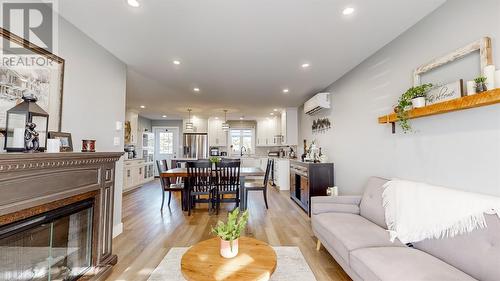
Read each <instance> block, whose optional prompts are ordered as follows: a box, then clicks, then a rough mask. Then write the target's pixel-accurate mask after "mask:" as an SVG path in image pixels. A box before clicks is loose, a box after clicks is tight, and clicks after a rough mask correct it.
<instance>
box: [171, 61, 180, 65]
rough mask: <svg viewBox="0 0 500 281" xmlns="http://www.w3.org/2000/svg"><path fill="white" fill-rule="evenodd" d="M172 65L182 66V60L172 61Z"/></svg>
mask: <svg viewBox="0 0 500 281" xmlns="http://www.w3.org/2000/svg"><path fill="white" fill-rule="evenodd" d="M172 63H173V64H175V65H179V64H181V61H180V60H174V61H172Z"/></svg>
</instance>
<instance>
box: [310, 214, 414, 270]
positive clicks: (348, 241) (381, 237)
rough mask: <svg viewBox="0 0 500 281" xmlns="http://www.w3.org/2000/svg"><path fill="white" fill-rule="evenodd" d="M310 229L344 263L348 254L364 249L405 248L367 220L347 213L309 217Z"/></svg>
mask: <svg viewBox="0 0 500 281" xmlns="http://www.w3.org/2000/svg"><path fill="white" fill-rule="evenodd" d="M311 220H312V227H313V229H314V231H316V232H317V233H318V234H319V236H321V237H323V238H324V239H326V241H324V242H325V243H328V244H329V245H330V246H331V247H332V248H333V249H334V250H335V251H336V252H337V254H338V255H339V256H341V257H342V258H343V259H344V261H345V262H346V263H349V252H350V251H353V250H356V249H359V248H366V247H383V246H385V247H390V246H393V247H406V246H405V245H403V244H402V243H401V242H399V241H395V242H394V243H392V242H391V241H390V240H389V233H388V232H387V231H386V230H385V229H383V228H381V227H379V226H378V225H376V224H374V223H372V222H370V221H368V220H367V219H365V218H363V217H361V216H359V215H354V214H347V213H323V214H319V215H313V216H312V217H311Z"/></svg>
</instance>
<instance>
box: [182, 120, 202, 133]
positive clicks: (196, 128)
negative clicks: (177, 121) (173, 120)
mask: <svg viewBox="0 0 500 281" xmlns="http://www.w3.org/2000/svg"><path fill="white" fill-rule="evenodd" d="M189 121H190V120H189V119H184V120H182V130H183V132H184V133H207V132H208V120H207V119H203V118H198V117H191V122H192V123H193V130H192V131H186V123H187V122H189Z"/></svg>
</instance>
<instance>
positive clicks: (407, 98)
mask: <svg viewBox="0 0 500 281" xmlns="http://www.w3.org/2000/svg"><path fill="white" fill-rule="evenodd" d="M433 86H434V85H433V84H431V83H427V84H423V85H420V86H414V87H411V88H409V89H408V90H407V91H406V92H405V93H403V94H402V95H401V97H399V100H398V105H397V106H396V108H395V109H394V111H395V112H396V114H397V116H398V120H399V125H400V126H401V129H403V132H404V133H407V132H409V131H411V126H410V123H409V121H408V110H409V109H411V108H412V107H413V108H419V107H424V106H425V100H426V97H427V93H428V92H429V90H430V89H431V88H432V87H433Z"/></svg>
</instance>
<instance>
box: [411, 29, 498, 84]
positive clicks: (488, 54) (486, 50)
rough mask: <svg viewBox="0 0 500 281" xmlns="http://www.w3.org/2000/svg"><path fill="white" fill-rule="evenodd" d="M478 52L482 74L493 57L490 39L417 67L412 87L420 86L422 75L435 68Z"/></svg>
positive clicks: (474, 43)
mask: <svg viewBox="0 0 500 281" xmlns="http://www.w3.org/2000/svg"><path fill="white" fill-rule="evenodd" d="M477 51H479V61H480V65H481V73H483V72H484V68H485V67H486V66H487V65H489V64H492V63H493V55H492V49H491V38H489V37H482V38H481V39H479V40H477V41H474V42H472V43H470V44H468V45H467V46H464V47H462V48H460V49H458V50H455V51H453V52H451V53H449V54H447V55H444V56H442V57H439V58H436V59H433V60H432V61H430V62H428V63H426V64H424V65H422V66H420V67H418V68H417V69H415V71H414V72H413V86H419V85H420V77H421V76H422V74H424V73H426V72H428V71H431V70H433V69H435V68H438V67H440V66H443V65H445V64H448V63H450V62H453V61H455V60H458V59H460V58H463V57H465V56H467V55H469V54H471V53H474V52H477Z"/></svg>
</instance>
